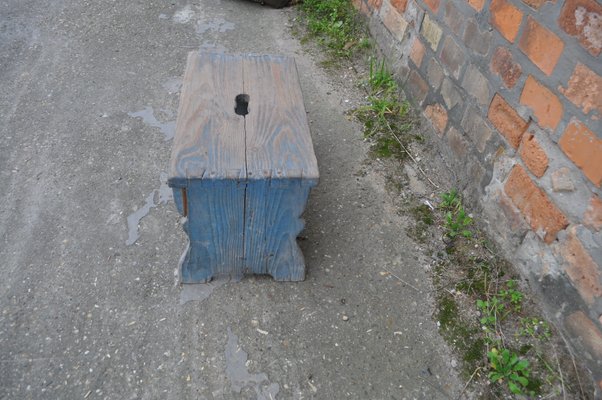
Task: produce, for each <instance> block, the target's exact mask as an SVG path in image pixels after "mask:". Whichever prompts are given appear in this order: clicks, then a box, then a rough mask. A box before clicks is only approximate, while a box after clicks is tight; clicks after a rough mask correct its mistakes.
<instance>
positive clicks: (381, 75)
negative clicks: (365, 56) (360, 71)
mask: <svg viewBox="0 0 602 400" xmlns="http://www.w3.org/2000/svg"><path fill="white" fill-rule="evenodd" d="M368 84H369V85H370V89H371V90H372V93H377V92H384V93H385V94H387V95H390V94H395V93H396V92H397V90H398V86H397V82H396V81H395V78H394V77H393V74H391V72H390V71H389V70H388V69H387V67H386V66H385V60H384V59H383V60H382V61H381V63H380V66H379V65H378V64H376V65H375V59H374V58H370V70H369V75H368Z"/></svg>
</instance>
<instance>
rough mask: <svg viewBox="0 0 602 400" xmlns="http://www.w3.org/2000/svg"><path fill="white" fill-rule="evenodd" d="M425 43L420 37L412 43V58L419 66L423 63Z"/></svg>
mask: <svg viewBox="0 0 602 400" xmlns="http://www.w3.org/2000/svg"><path fill="white" fill-rule="evenodd" d="M424 49H425V47H424V44H422V42H421V41H420V39H418V38H416V39H414V44H412V50H411V51H410V59H411V60H412V61H414V64H416V66H417V67H418V68H420V64H422V59H423V58H424Z"/></svg>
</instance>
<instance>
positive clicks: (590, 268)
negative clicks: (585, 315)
mask: <svg viewBox="0 0 602 400" xmlns="http://www.w3.org/2000/svg"><path fill="white" fill-rule="evenodd" d="M560 254H561V255H562V258H564V260H565V261H566V267H565V269H566V274H567V275H568V276H569V279H570V280H571V282H572V283H573V285H575V287H576V288H577V291H579V294H580V295H581V297H582V298H583V300H585V301H586V302H587V303H588V304H592V303H593V302H594V299H595V298H597V297H601V296H602V283H601V280H600V278H602V277H601V276H600V271H599V270H598V266H597V265H596V263H595V261H594V260H593V259H592V257H591V256H590V255H589V253H588V252H587V250H585V248H584V247H583V244H581V241H580V240H579V238H578V237H577V231H576V228H575V227H572V228H571V229H569V230H568V235H567V237H566V240H565V241H564V242H563V243H562V246H561V248H560Z"/></svg>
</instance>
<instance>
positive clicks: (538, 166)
mask: <svg viewBox="0 0 602 400" xmlns="http://www.w3.org/2000/svg"><path fill="white" fill-rule="evenodd" d="M519 154H520V156H521V158H522V159H523V161H524V162H525V165H526V166H527V168H529V171H531V173H532V174H533V175H535V176H536V177H538V178H541V177H542V176H543V174H544V173H545V172H546V169H548V156H547V155H546V152H545V151H544V149H542V148H541V146H540V145H539V142H538V141H537V139H536V138H535V136H534V135H533V134H531V133H527V134H526V135H524V136H523V141H522V142H521V145H520V149H519Z"/></svg>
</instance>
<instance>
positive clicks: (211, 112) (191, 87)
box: [170, 52, 246, 182]
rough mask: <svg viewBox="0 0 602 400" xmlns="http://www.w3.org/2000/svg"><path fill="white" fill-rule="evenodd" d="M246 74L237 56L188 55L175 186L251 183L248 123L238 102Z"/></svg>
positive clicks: (172, 169) (176, 146)
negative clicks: (230, 181)
mask: <svg viewBox="0 0 602 400" xmlns="http://www.w3.org/2000/svg"><path fill="white" fill-rule="evenodd" d="M242 68H243V64H242V60H241V59H240V57H238V56H234V55H227V54H218V53H215V54H213V53H202V54H199V53H198V52H191V53H190V54H189V55H188V61H187V65H186V72H185V74H184V80H183V83H182V93H181V95H180V105H179V108H178V118H177V122H176V134H175V137H174V145H173V149H172V154H171V165H170V179H171V180H172V181H174V182H175V181H177V179H178V178H184V179H206V178H207V177H209V178H211V179H220V178H225V177H232V176H233V175H237V178H240V179H244V178H246V168H245V143H244V137H245V134H244V118H242V117H241V116H239V115H236V114H235V113H234V107H235V98H236V96H237V95H238V94H240V93H242V91H243V82H242V75H243V70H242ZM233 171H235V173H233Z"/></svg>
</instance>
